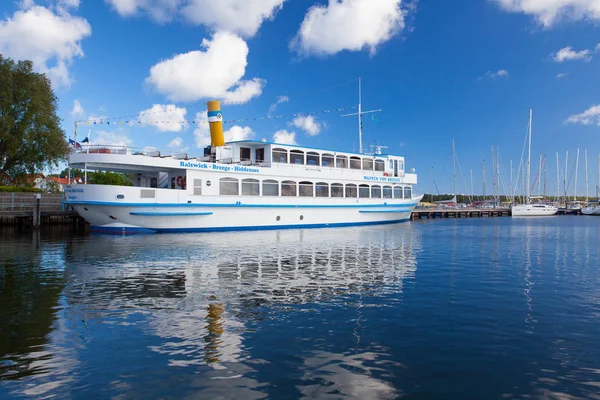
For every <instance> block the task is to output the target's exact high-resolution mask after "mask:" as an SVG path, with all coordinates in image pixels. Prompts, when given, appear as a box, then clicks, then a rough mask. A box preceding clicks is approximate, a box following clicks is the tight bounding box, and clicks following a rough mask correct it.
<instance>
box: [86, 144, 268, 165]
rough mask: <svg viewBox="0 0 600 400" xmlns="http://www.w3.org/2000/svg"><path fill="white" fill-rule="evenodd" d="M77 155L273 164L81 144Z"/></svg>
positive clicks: (156, 150)
mask: <svg viewBox="0 0 600 400" xmlns="http://www.w3.org/2000/svg"><path fill="white" fill-rule="evenodd" d="M74 153H75V154H117V155H131V156H144V157H157V158H171V159H174V160H193V161H198V162H211V163H216V164H240V165H254V166H260V167H270V166H271V163H270V162H267V161H262V162H254V163H253V162H251V161H249V160H247V161H246V160H234V159H233V158H226V159H216V158H215V157H214V156H213V155H202V156H195V155H190V154H188V153H187V152H182V151H173V150H166V151H165V150H159V149H157V148H154V147H130V146H120V145H99V144H94V145H85V144H81V148H78V149H74Z"/></svg>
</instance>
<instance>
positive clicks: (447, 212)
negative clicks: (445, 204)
mask: <svg viewBox="0 0 600 400" xmlns="http://www.w3.org/2000/svg"><path fill="white" fill-rule="evenodd" d="M510 216H511V210H510V208H456V209H454V208H435V209H416V210H413V212H412V214H411V216H410V219H411V220H419V219H434V218H475V217H510Z"/></svg>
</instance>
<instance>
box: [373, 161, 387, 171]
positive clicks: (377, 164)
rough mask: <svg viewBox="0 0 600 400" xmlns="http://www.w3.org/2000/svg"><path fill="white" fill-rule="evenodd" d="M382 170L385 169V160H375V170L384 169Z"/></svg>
mask: <svg viewBox="0 0 600 400" xmlns="http://www.w3.org/2000/svg"><path fill="white" fill-rule="evenodd" d="M384 170H385V161H383V160H375V171H384Z"/></svg>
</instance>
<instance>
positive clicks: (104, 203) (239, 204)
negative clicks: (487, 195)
mask: <svg viewBox="0 0 600 400" xmlns="http://www.w3.org/2000/svg"><path fill="white" fill-rule="evenodd" d="M63 204H71V205H92V206H118V207H248V208H257V207H264V208H363V207H364V208H370V207H396V208H397V207H403V208H412V207H414V206H416V205H417V203H406V204H386V203H384V204H244V203H242V202H237V203H234V204H219V203H217V204H213V203H181V204H179V203H162V204H161V203H118V202H110V201H76V200H74V201H65V202H63ZM406 211H407V212H408V211H410V210H406Z"/></svg>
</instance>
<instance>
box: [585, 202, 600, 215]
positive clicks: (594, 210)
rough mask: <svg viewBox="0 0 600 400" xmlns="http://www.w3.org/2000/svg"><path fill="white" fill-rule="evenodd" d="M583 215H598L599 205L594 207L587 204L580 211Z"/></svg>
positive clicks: (599, 213) (599, 212) (599, 211)
mask: <svg viewBox="0 0 600 400" xmlns="http://www.w3.org/2000/svg"><path fill="white" fill-rule="evenodd" d="M581 213H582V214H583V215H600V203H598V204H596V205H592V204H588V205H586V206H585V207H583V208H582V209H581Z"/></svg>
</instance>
